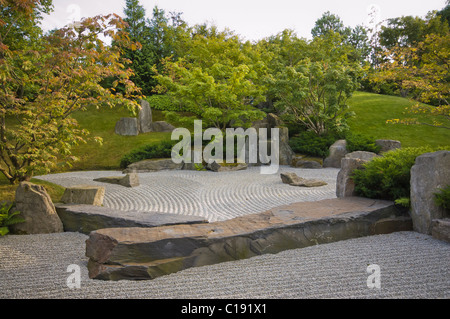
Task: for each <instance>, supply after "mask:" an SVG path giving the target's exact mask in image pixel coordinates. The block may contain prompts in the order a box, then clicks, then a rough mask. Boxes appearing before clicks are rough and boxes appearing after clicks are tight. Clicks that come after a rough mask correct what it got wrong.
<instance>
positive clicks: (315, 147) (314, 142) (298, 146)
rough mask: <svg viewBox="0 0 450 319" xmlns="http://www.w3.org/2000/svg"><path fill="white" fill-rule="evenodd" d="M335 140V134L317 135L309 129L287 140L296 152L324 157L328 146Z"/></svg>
mask: <svg viewBox="0 0 450 319" xmlns="http://www.w3.org/2000/svg"><path fill="white" fill-rule="evenodd" d="M335 141H336V136H335V134H326V135H321V136H320V135H317V134H315V133H314V132H311V131H305V132H302V133H299V134H297V135H296V136H295V137H293V138H291V139H290V140H289V145H290V146H291V148H292V150H293V151H294V152H295V153H297V154H303V155H309V156H314V157H322V158H326V157H327V156H328V154H329V148H330V146H331V145H332V144H333V143H334V142H335Z"/></svg>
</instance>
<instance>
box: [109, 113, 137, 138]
mask: <svg viewBox="0 0 450 319" xmlns="http://www.w3.org/2000/svg"><path fill="white" fill-rule="evenodd" d="M114 131H115V132H116V134H118V135H123V136H136V135H138V134H139V126H138V120H137V119H136V118H134V117H122V118H121V119H120V120H119V121H117V123H116V127H115V129H114Z"/></svg>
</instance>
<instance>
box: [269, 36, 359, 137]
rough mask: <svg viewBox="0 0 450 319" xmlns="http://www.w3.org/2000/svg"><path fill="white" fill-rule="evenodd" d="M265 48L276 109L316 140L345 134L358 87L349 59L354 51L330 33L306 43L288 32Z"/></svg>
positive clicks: (356, 70) (353, 64) (356, 66)
mask: <svg viewBox="0 0 450 319" xmlns="http://www.w3.org/2000/svg"><path fill="white" fill-rule="evenodd" d="M265 45H266V46H267V48H268V50H269V51H271V52H272V53H273V56H274V57H273V58H272V59H271V60H270V63H269V72H270V74H271V77H270V78H269V79H268V81H267V82H268V88H269V95H270V96H272V98H273V99H274V106H275V109H277V111H278V112H279V113H285V114H289V115H291V116H293V117H294V119H295V121H296V122H299V123H301V124H302V125H304V126H305V127H306V128H307V129H308V130H309V131H313V132H315V133H316V134H317V135H324V134H327V133H328V132H329V131H345V130H346V129H347V125H346V121H347V118H348V117H350V116H351V115H352V113H351V112H349V111H348V105H347V100H348V99H349V98H350V97H351V96H352V94H353V92H354V91H355V90H356V89H357V88H358V87H359V83H358V81H359V72H360V71H361V69H360V65H359V63H358V62H355V61H351V60H350V59H349V58H348V52H349V51H350V50H351V48H350V46H349V45H347V44H345V43H343V38H342V36H341V35H340V34H339V33H333V32H331V31H330V32H328V33H327V34H326V35H325V36H322V37H316V38H314V39H313V40H312V41H310V42H307V41H306V40H302V39H298V38H297V36H296V35H295V34H293V33H292V32H289V31H284V32H283V33H281V34H279V35H278V36H277V37H273V38H271V39H269V41H268V43H266V44H265ZM287 50H289V52H285V51H287Z"/></svg>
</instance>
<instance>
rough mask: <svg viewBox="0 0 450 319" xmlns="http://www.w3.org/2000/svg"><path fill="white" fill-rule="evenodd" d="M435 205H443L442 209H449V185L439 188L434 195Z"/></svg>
mask: <svg viewBox="0 0 450 319" xmlns="http://www.w3.org/2000/svg"><path fill="white" fill-rule="evenodd" d="M434 196H435V198H434V199H435V202H436V205H438V206H440V207H443V208H444V209H450V185H447V186H446V187H444V188H441V189H439V192H437V193H436V194H435V195H434Z"/></svg>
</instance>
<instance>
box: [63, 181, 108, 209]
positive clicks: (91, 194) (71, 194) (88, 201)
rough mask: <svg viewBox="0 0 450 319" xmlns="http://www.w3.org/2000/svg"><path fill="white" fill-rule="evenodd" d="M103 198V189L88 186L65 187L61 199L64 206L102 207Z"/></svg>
mask: <svg viewBox="0 0 450 319" xmlns="http://www.w3.org/2000/svg"><path fill="white" fill-rule="evenodd" d="M104 197H105V188H104V187H99V186H90V185H78V186H72V187H67V188H66V190H65V191H64V194H63V196H62V197H61V202H62V203H64V204H85V205H94V206H102V205H103V199H104Z"/></svg>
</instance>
